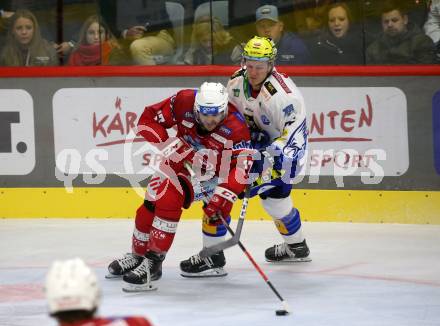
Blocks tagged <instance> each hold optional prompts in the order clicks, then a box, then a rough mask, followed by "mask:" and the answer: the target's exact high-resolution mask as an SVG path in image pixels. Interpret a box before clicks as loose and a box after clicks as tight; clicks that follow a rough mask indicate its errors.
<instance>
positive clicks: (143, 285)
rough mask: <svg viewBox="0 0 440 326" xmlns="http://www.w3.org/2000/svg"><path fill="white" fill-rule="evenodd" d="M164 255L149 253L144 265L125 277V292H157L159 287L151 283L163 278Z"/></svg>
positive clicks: (143, 262) (123, 289)
mask: <svg viewBox="0 0 440 326" xmlns="http://www.w3.org/2000/svg"><path fill="white" fill-rule="evenodd" d="M164 259H165V256H164V255H161V254H158V253H155V252H151V251H150V252H148V253H147V254H146V257H145V258H144V259H143V261H142V263H141V264H140V265H139V266H138V267H136V268H135V269H133V270H132V271H130V272H127V273H126V274H124V276H123V278H122V279H123V281H124V285H123V287H122V291H124V292H147V291H153V290H157V287H156V286H155V285H154V284H153V283H151V282H152V281H157V280H159V279H160V278H161V277H162V261H163V260H164Z"/></svg>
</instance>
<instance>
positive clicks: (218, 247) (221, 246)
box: [185, 163, 250, 259]
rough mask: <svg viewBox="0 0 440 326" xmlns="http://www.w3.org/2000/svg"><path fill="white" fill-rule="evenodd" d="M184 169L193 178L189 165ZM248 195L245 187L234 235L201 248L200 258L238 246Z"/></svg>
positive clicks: (205, 194) (203, 191) (248, 191)
mask: <svg viewBox="0 0 440 326" xmlns="http://www.w3.org/2000/svg"><path fill="white" fill-rule="evenodd" d="M185 168H186V169H187V170H188V172H189V174H190V175H191V177H195V175H196V174H195V172H194V170H193V169H192V167H191V166H190V165H189V164H187V163H185ZM197 182H198V183H199V186H200V189H201V190H202V193H203V196H205V197H206V198H207V197H208V195H207V193H206V191H205V189H204V188H203V186H202V184H201V182H199V181H197ZM249 195H250V187H249V186H246V189H245V192H244V198H243V203H242V205H241V210H240V215H239V217H238V221H237V228H236V229H235V234H234V235H233V236H232V237H231V238H230V239H228V240H226V241H223V242H220V243H218V244H215V245H213V246H210V247H205V248H203V249H202V250H201V251H200V252H199V256H200V258H202V259H204V258H208V257H211V256H212V255H214V254H216V253H218V252H220V251H222V250H225V249H228V248H231V247H233V246H235V245H237V244H238V242H239V240H240V235H241V230H242V229H243V222H244V217H245V215H246V210H247V206H248V202H249ZM222 222H223V223H225V222H224V220H223V219H222ZM228 226H229V225H228Z"/></svg>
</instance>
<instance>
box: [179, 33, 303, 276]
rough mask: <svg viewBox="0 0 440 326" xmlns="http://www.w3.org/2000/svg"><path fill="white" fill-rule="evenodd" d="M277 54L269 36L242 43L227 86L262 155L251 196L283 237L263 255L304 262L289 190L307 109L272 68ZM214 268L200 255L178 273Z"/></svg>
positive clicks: (218, 233) (219, 234)
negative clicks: (238, 61)
mask: <svg viewBox="0 0 440 326" xmlns="http://www.w3.org/2000/svg"><path fill="white" fill-rule="evenodd" d="M275 57H276V48H275V46H274V43H273V42H272V41H271V40H270V39H268V38H265V37H258V36H255V37H253V38H252V39H251V40H249V41H248V42H247V44H246V46H245V47H244V51H243V60H242V68H241V69H240V70H238V71H237V72H236V73H235V74H233V75H232V77H231V79H230V81H229V83H228V86H227V89H228V93H229V101H230V102H231V103H233V104H234V105H235V106H236V107H237V108H238V110H239V111H240V112H241V113H242V114H243V115H244V117H245V118H246V121H247V124H248V126H249V127H250V129H251V138H252V145H253V147H254V148H255V149H258V150H259V151H260V153H261V160H259V161H256V162H254V165H253V166H252V170H251V172H253V173H255V174H258V175H259V177H258V178H257V179H256V180H255V182H254V183H253V185H252V188H251V197H252V196H255V195H259V196H260V198H261V203H262V205H263V207H264V209H265V210H266V212H267V213H268V214H269V215H270V216H271V217H272V218H273V220H274V222H275V225H276V227H277V229H278V231H279V233H280V234H281V236H282V237H283V240H284V242H283V243H281V244H276V245H274V246H272V247H270V248H268V249H267V250H266V252H265V257H266V260H267V261H269V262H304V261H310V260H311V259H310V257H309V253H310V251H309V248H308V246H307V243H306V240H305V238H304V236H303V232H302V227H301V218H300V213H299V211H298V209H296V208H295V207H294V206H293V203H292V199H291V197H290V192H291V190H292V179H293V178H294V177H295V176H296V175H297V174H298V173H299V172H300V171H301V169H302V167H303V165H304V163H305V160H306V153H305V151H306V147H307V125H306V109H305V104H304V99H303V96H302V94H301V92H300V91H299V89H298V88H297V87H296V85H295V83H294V82H293V81H292V80H291V79H290V78H289V77H287V76H286V75H284V74H281V73H279V72H278V71H277V70H276V68H275V67H274V60H275ZM203 230H204V232H203V240H204V241H203V242H204V246H210V245H212V244H214V243H216V242H220V241H223V239H224V235H225V233H226V230H224V228H223V229H220V228H217V229H215V228H214V231H213V232H209V230H210V228H208V227H207V226H205V225H204V227H203ZM211 230H212V228H211ZM220 254H221V255H222V256H223V253H220ZM214 256H215V255H214ZM211 258H215V257H211ZM223 264H224V262H223ZM216 267H217V266H215V259H210V258H207V259H201V258H200V257H199V256H198V255H194V256H192V257H190V258H189V259H188V260H184V261H182V262H181V264H180V268H181V270H182V276H187V277H206V276H224V275H226V273H223V274H222V275H218V274H215V273H209V271H210V270H213V269H215V268H216Z"/></svg>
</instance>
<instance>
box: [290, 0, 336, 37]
mask: <svg viewBox="0 0 440 326" xmlns="http://www.w3.org/2000/svg"><path fill="white" fill-rule="evenodd" d="M292 2H293V17H292V22H293V26H292V27H293V28H294V29H293V30H294V31H296V32H297V33H298V34H299V35H300V36H301V37H303V38H306V39H310V38H314V37H316V36H317V35H318V34H319V32H320V31H321V29H322V28H324V27H325V22H326V19H325V15H326V11H327V6H328V5H329V4H331V3H332V2H334V1H332V0H293V1H292Z"/></svg>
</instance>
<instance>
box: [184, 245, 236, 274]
mask: <svg viewBox="0 0 440 326" xmlns="http://www.w3.org/2000/svg"><path fill="white" fill-rule="evenodd" d="M225 264H226V259H225V255H224V253H223V251H220V252H219V253H217V254H214V255H212V256H211V257H207V258H203V259H202V258H200V256H199V255H198V254H197V255H194V256H191V257H189V259H187V260H183V261H181V262H180V270H181V273H180V275H182V276H183V277H221V276H226V275H228V273H227V272H226V271H225V270H224V269H223V266H225Z"/></svg>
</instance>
